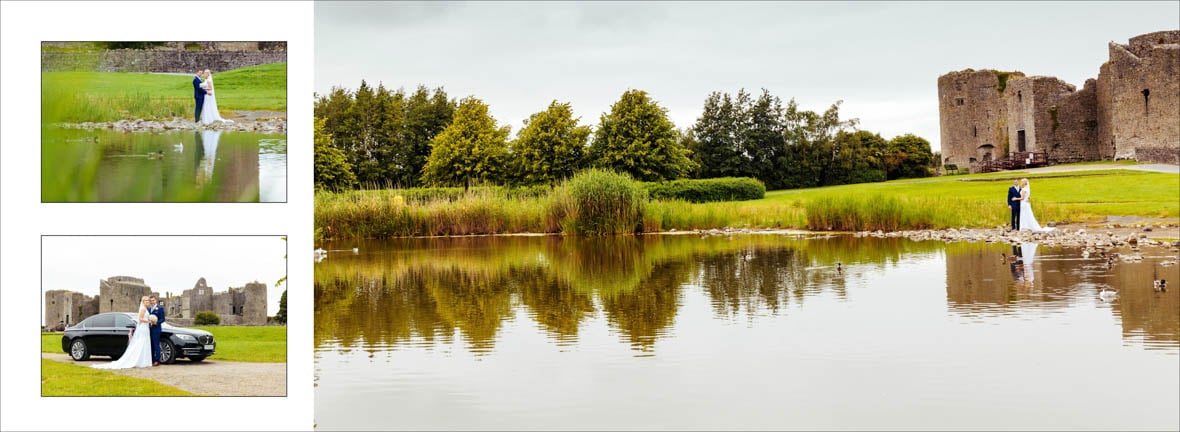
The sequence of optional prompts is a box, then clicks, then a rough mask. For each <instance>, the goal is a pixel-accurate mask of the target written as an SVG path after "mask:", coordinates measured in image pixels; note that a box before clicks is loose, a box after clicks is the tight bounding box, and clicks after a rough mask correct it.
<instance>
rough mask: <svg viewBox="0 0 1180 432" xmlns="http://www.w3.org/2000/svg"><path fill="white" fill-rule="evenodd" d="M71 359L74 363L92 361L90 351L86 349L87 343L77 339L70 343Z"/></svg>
mask: <svg viewBox="0 0 1180 432" xmlns="http://www.w3.org/2000/svg"><path fill="white" fill-rule="evenodd" d="M70 358H72V359H74V361H84V360H90V349H89V348H87V347H86V341H84V340H82V338H77V339H74V341H73V342H70Z"/></svg>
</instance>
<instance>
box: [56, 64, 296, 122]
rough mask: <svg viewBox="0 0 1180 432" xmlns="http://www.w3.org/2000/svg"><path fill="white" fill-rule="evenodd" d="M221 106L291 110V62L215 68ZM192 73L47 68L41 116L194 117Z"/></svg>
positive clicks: (74, 119) (224, 109)
mask: <svg viewBox="0 0 1180 432" xmlns="http://www.w3.org/2000/svg"><path fill="white" fill-rule="evenodd" d="M213 75H214V81H215V82H216V85H217V88H216V95H217V107H218V109H220V110H221V113H222V116H231V117H232V113H231V111H284V112H285V111H286V110H287V64H286V63H275V64H267V65H259V66H251V67H245V68H241V69H234V70H230V71H224V72H218V71H214V73H213ZM192 81H193V76H192V75H164V74H149V73H128V72H42V73H41V100H42V101H46V102H45V103H43V104H42V106H41V118H42V119H43V120H44V121H48V122H70V123H77V122H86V121H91V122H99V121H114V120H123V119H128V120H134V119H145V120H165V119H171V118H174V117H180V118H192V117H193V114H194V110H195V108H196V106H195V105H194V101H193V85H192Z"/></svg>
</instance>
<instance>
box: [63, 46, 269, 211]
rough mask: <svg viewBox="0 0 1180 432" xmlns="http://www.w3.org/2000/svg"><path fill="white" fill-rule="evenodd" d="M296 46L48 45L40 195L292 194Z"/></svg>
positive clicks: (118, 198)
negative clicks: (290, 92)
mask: <svg viewBox="0 0 1180 432" xmlns="http://www.w3.org/2000/svg"><path fill="white" fill-rule="evenodd" d="M286 51H287V45H286V42H220V41H219V42H52V41H50V42H42V43H41V122H42V124H41V201H42V202H286V200H287V112H286V111H287V52H286Z"/></svg>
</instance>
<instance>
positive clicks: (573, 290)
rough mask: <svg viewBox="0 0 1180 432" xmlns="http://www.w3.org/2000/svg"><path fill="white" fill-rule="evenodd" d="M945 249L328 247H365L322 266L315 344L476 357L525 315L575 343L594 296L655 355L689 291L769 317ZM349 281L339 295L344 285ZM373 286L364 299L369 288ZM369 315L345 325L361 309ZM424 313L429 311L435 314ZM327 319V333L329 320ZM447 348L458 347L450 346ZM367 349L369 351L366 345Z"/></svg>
mask: <svg viewBox="0 0 1180 432" xmlns="http://www.w3.org/2000/svg"><path fill="white" fill-rule="evenodd" d="M940 245H941V244H936V245H929V244H926V245H923V244H917V243H912V242H897V241H893V239H885V240H884V241H881V240H880V239H859V240H858V241H854V242H848V241H847V240H846V238H844V237H837V238H829V239H818V240H801V239H794V238H788V237H784V236H777V235H748V236H734V237H732V238H728V237H709V238H704V239H702V238H698V237H696V236H640V237H633V236H614V237H589V238H582V237H564V238H563V237H555V236H547V237H506V238H505V237H500V238H487V237H468V238H444V239H397V240H388V241H374V240H369V241H360V242H355V243H348V244H338V245H326V248H327V249H343V250H350V249H351V248H352V247H359V248H360V249H361V250H363V251H365V253H363V254H361V255H351V254H348V253H344V254H330V255H329V257H328V259H327V260H325V261H324V262H321V263H319V264H316V272H315V277H316V290H317V291H316V314H317V319H316V344H317V346H324V345H339V346H344V347H349V346H352V345H354V344H357V343H364V344H368V345H372V346H374V347H377V348H384V347H385V346H389V345H404V344H411V343H413V342H414V339H413V338H414V337H415V336H417V337H424V338H428V339H429V338H433V337H437V336H448V337H449V336H451V333H449V332H447V331H440V330H439V329H440V328H446V329H458V330H459V331H460V332H462V334H463V336H464V338H465V339H467V340H469V341H471V347H470V348H471V349H472V350H474V351H486V350H489V349H492V348H493V346H492V345H493V344H494V341H495V338H496V334H497V332H498V331H499V329H500V328H501V327H502V325H503V323H504V321H505V320H508V319H511V318H512V317H513V316H514V315H513V309H514V308H516V307H524V308H526V309H527V310H528V311H529V316H530V317H531V319H532V320H533V321H535V322H536V323H537V324H538V325H539V326H540V327H541V329H542V330H543V331H545V332H547V333H548V334H549V335H550V337H552V338H554V339H556V340H557V341H558V343H562V344H567V343H574V342H576V341H577V333H578V329H579V326H580V324H581V323H582V322H583V321H584V320H585V319H587V318H588V317H591V316H593V315H594V312H595V297H597V299H598V300H599V302H600V303H599V304H601V306H602V310H603V311H604V312H605V315H606V318H607V320H608V322H609V323H610V325H611V326H613V327H615V328H617V329H618V330H619V331H620V333H621V334H623V335H624V337H625V338H627V340H628V342H629V343H631V345H632V346H633V347H635V348H636V349H638V350H644V351H650V350H651V349H652V348H653V346H654V342H655V340H656V339H658V338H659V337H660V336H662V335H663V334H665V333H666V332H667V329H668V328H669V327H670V326H671V325H672V323H673V321H674V319H675V316H676V314H677V311H678V308H679V301H680V298H681V291H680V289H681V286H682V285H684V284H686V283H690V282H692V283H693V284H696V285H700V286H701V287H702V288H703V289H704V291H705V292H706V293H707V294H708V295H709V296H710V298H711V300H712V302H713V304H714V308H715V311H716V313H717V314H718V315H719V316H729V315H731V314H734V313H737V312H738V311H739V310H746V311H751V310H754V309H758V308H763V307H765V308H767V309H768V310H769V311H770V312H771V313H778V312H779V308H780V307H781V306H782V305H785V304H787V299H788V298H790V299H791V300H792V301H793V302H794V303H796V304H801V303H802V302H803V299H804V298H805V297H807V296H811V295H816V294H819V293H821V292H827V291H830V292H832V293H833V294H834V295H836V296H843V293H844V276H843V275H842V274H838V273H836V271H835V267H834V265H835V263H836V262H843V263H844V264H845V265H846V266H854V265H869V264H872V265H876V264H882V265H884V264H888V263H891V262H895V260H896V259H897V258H898V257H900V256H902V255H904V254H906V253H914V252H922V251H927V250H930V249H932V248H934V247H938V246H940ZM341 281H346V282H347V283H345V284H344V285H343V286H348V287H352V288H347V289H346V288H344V287H342V285H341V284H342V282H341ZM361 288H364V289H361ZM354 309H355V310H359V311H368V312H366V313H359V314H353V315H350V316H349V318H348V320H353V321H364V320H371V321H373V322H369V323H355V322H342V321H340V318H338V316H339V315H340V314H341V313H347V312H348V311H352V310H354ZM416 309H428V310H429V311H423V310H418V311H416V313H411V311H414V310H416ZM321 314H328V315H327V316H325V317H324V318H325V319H324V321H323V322H322V323H321V319H320V315H321ZM448 340H449V339H448ZM362 341H363V342H362Z"/></svg>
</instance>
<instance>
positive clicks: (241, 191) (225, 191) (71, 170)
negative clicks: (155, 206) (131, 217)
mask: <svg viewBox="0 0 1180 432" xmlns="http://www.w3.org/2000/svg"><path fill="white" fill-rule="evenodd" d="M286 164H287V160H286V136H285V135H273V134H257V133H248V132H222V131H219V130H201V131H171V132H160V133H125V132H116V131H109V130H59V129H53V128H49V129H45V130H43V143H42V201H45V202H63V201H64V202H95V201H97V202H260V201H261V202H281V201H285V200H286Z"/></svg>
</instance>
